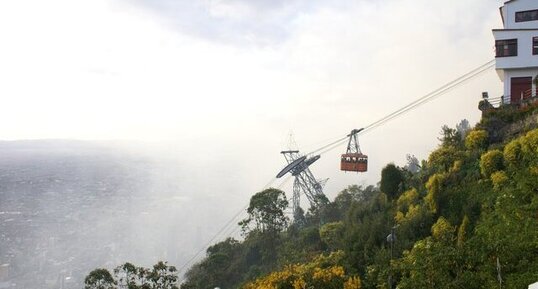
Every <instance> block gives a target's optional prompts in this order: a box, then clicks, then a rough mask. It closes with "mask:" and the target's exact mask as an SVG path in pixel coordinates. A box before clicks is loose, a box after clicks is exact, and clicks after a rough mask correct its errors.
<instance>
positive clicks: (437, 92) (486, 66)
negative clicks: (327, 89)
mask: <svg viewBox="0 0 538 289" xmlns="http://www.w3.org/2000/svg"><path fill="white" fill-rule="evenodd" d="M494 61H495V60H491V61H488V62H487V63H485V64H483V65H481V66H479V67H477V68H475V69H473V70H471V71H470V72H468V73H466V74H464V75H462V76H460V77H458V78H456V79H455V80H453V81H451V82H449V83H447V84H445V85H443V86H441V87H440V88H438V89H436V90H434V91H432V92H430V93H428V94H426V95H424V96H422V97H420V98H419V99H417V100H415V101H413V102H411V103H410V104H408V105H406V106H404V107H402V108H400V109H398V110H396V111H394V112H392V113H391V114H388V115H386V116H385V117H383V118H381V119H379V120H377V121H375V122H373V123H371V124H369V125H368V126H366V127H365V128H364V130H363V131H362V132H361V134H363V133H365V132H366V131H368V130H371V129H373V128H375V127H377V126H379V125H381V124H384V123H385V122H387V121H389V120H391V119H393V118H394V117H396V116H399V115H401V114H403V113H405V112H407V111H409V110H411V109H414V108H416V107H418V106H420V105H422V104H424V103H426V102H428V101H430V100H432V99H434V98H436V97H438V96H440V95H443V94H445V93H446V92H448V91H450V90H452V89H453V88H455V87H457V86H459V85H461V84H463V83H465V82H467V81H469V80H471V79H473V78H474V77H476V76H478V75H480V74H481V73H483V72H485V71H487V70H488V69H490V68H492V67H493V66H494Z"/></svg>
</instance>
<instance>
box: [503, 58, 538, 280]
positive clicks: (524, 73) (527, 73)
mask: <svg viewBox="0 0 538 289" xmlns="http://www.w3.org/2000/svg"><path fill="white" fill-rule="evenodd" d="M537 75H538V67H537V68H529V69H517V70H505V71H504V80H503V82H504V103H510V90H511V81H510V79H511V78H513V77H532V78H533V79H534V78H535V77H536V76H537ZM535 94H536V86H535V85H534V82H533V84H532V95H533V96H536V95H535ZM537 289H538V288H537Z"/></svg>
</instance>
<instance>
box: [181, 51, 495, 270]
mask: <svg viewBox="0 0 538 289" xmlns="http://www.w3.org/2000/svg"><path fill="white" fill-rule="evenodd" d="M494 65H495V60H491V61H488V62H486V63H485V64H482V65H480V66H479V67H477V68H475V69H473V70H471V71H469V72H467V73H465V74H463V75H462V76H460V77H458V78H456V79H454V80H452V81H450V82H448V83H447V84H445V85H443V86H441V87H439V88H438V89H436V90H434V91H432V92H430V93H428V94H426V95H424V96H422V97H420V98H418V99H417V100H415V101H413V102H411V103H409V104H407V105H405V106H404V107H402V108H400V109H398V110H396V111H394V112H392V113H390V114H388V115H386V116H384V117H382V118H380V119H379V120H377V121H374V122H373V123H371V124H369V125H367V126H366V127H364V130H362V131H361V132H359V133H358V134H364V133H365V132H367V131H370V130H373V129H375V128H377V127H379V126H381V125H383V124H385V123H386V122H388V121H390V120H392V119H394V118H396V117H398V116H401V115H403V114H405V113H407V112H409V111H411V110H413V109H415V108H417V107H419V106H420V105H422V104H425V103H427V102H429V101H431V100H433V99H435V98H436V97H438V96H441V95H443V94H445V93H447V92H448V91H450V90H452V89H454V88H455V87H457V86H459V85H461V84H463V83H466V82H467V81H469V80H471V79H473V78H474V77H476V76H478V75H480V74H482V73H483V72H485V71H487V70H488V69H490V68H492V67H493V66H494ZM348 137H349V135H346V136H345V137H342V138H339V139H337V140H336V141H334V142H331V143H329V144H327V145H324V146H322V147H320V148H318V149H316V150H314V151H312V152H310V153H308V154H307V155H312V154H315V153H317V152H320V151H321V152H320V153H319V154H320V155H322V154H325V153H326V152H328V151H330V150H333V149H335V148H336V147H338V146H340V145H341V144H342V143H343V142H344V141H345V140H347V139H348ZM289 178H290V176H288V177H287V178H286V179H285V180H284V181H283V182H282V184H281V185H280V186H278V188H280V187H282V186H283V185H284V184H285V183H286V182H287V180H288V179H289ZM275 180H276V178H273V179H271V180H270V181H269V182H268V183H267V184H266V185H265V187H264V189H266V188H268V187H269V186H270V185H272V184H273V183H274V182H275ZM248 206H249V205H248V204H247V205H246V206H244V207H243V208H241V210H240V211H239V212H238V213H236V214H235V215H234V216H233V217H232V218H231V219H230V220H229V221H228V222H227V223H226V224H225V225H224V226H223V227H222V228H221V229H220V230H219V231H218V232H217V234H215V235H214V236H213V237H212V238H211V239H210V240H209V241H208V242H207V243H206V244H205V245H204V247H203V248H202V249H201V250H199V251H198V252H197V253H196V254H195V255H194V256H193V257H191V258H190V259H189V260H188V261H187V262H186V263H185V264H183V266H181V267H180V268H179V270H178V273H181V272H182V271H183V270H184V269H185V267H187V266H188V265H189V264H191V262H193V261H194V260H195V259H196V257H198V256H199V255H200V254H201V253H202V252H204V251H205V250H207V248H208V247H209V246H210V245H211V244H212V243H213V241H214V240H215V239H216V238H217V237H218V236H219V235H221V233H223V232H225V231H226V232H229V226H230V225H231V224H232V223H233V221H234V220H236V219H237V217H239V216H240V215H241V213H243V212H244V211H245V210H246V209H247V208H248ZM232 228H233V227H232ZM238 229H239V227H236V228H235V229H234V230H233V231H232V233H231V234H227V235H228V236H230V235H233V234H235V233H236V232H237V230H238Z"/></svg>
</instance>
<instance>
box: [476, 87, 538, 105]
mask: <svg viewBox="0 0 538 289" xmlns="http://www.w3.org/2000/svg"><path fill="white" fill-rule="evenodd" d="M484 101H485V103H484V104H481V105H483V109H482V108H481V110H488V108H489V109H494V108H500V107H503V106H512V107H516V108H525V107H527V106H529V105H537V104H538V96H537V95H536V94H534V95H533V90H532V89H529V90H527V91H524V92H522V93H521V95H519V97H517V98H512V96H511V95H507V96H500V97H492V98H487V99H484Z"/></svg>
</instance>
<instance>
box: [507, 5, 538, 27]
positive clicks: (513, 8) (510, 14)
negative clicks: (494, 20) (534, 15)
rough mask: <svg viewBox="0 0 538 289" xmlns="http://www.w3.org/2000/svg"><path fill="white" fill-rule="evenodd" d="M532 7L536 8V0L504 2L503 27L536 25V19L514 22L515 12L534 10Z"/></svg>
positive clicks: (537, 6)
mask: <svg viewBox="0 0 538 289" xmlns="http://www.w3.org/2000/svg"><path fill="white" fill-rule="evenodd" d="M534 9H538V1H536V0H516V1H513V2H510V3H508V4H506V5H505V11H506V14H505V18H504V26H505V27H504V28H505V29H522V28H524V29H526V28H536V27H537V26H538V21H529V22H517V23H516V12H519V11H527V10H534Z"/></svg>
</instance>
